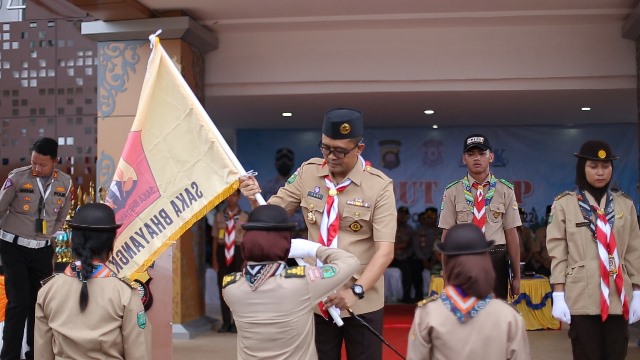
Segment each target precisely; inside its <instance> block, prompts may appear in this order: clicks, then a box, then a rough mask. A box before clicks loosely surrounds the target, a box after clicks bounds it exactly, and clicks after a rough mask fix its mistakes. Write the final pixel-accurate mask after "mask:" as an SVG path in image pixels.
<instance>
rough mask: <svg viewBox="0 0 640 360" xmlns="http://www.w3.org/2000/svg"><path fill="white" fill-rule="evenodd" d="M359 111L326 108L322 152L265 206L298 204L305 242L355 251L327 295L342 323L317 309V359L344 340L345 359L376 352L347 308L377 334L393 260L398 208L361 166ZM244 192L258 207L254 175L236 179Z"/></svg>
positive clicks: (330, 355) (380, 178)
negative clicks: (350, 267) (353, 261)
mask: <svg viewBox="0 0 640 360" xmlns="http://www.w3.org/2000/svg"><path fill="white" fill-rule="evenodd" d="M362 136H363V117H362V113H361V112H360V111H357V110H353V109H333V110H329V111H328V112H327V113H326V114H325V118H324V124H323V127H322V138H321V141H320V151H321V153H322V155H323V158H313V159H310V160H308V161H306V162H304V163H303V164H302V165H301V166H300V168H299V169H298V170H297V171H296V172H295V173H294V174H293V175H292V176H291V177H290V178H289V180H288V181H287V183H286V185H285V186H284V187H282V188H281V189H280V190H279V191H278V193H277V194H276V195H274V196H272V197H271V198H270V199H269V200H268V202H269V204H276V205H280V206H282V207H284V208H285V209H286V210H287V212H288V213H289V214H292V213H293V212H294V211H295V209H296V208H297V207H298V206H301V207H302V212H303V215H304V216H305V221H306V223H307V228H308V232H309V234H308V235H309V240H313V241H317V242H320V243H321V244H323V245H326V246H328V247H333V248H336V247H337V248H339V249H343V250H346V251H347V252H349V253H351V254H353V255H355V256H356V257H358V260H360V263H361V269H360V271H358V272H357V273H356V274H355V275H354V276H353V278H352V279H350V280H349V281H348V282H347V284H346V285H345V286H343V287H342V288H341V289H339V290H338V291H337V292H336V293H335V294H331V295H329V297H328V299H327V304H328V305H329V306H331V305H335V306H336V307H338V308H340V309H341V310H343V311H342V314H341V316H345V317H346V318H345V319H344V323H345V324H344V327H343V328H338V327H337V326H336V325H335V324H333V323H332V322H330V321H327V320H325V319H324V318H323V317H322V316H320V315H318V314H316V347H317V350H318V355H319V358H320V359H338V358H340V351H341V347H342V342H343V340H344V343H345V346H346V350H347V356H348V358H349V359H350V360H353V359H366V360H371V359H373V360H375V359H381V358H382V344H381V342H380V340H379V339H378V338H377V337H376V336H375V335H373V334H371V333H370V332H369V330H368V329H367V328H366V327H364V326H363V325H362V324H361V323H360V322H359V321H358V320H356V319H354V318H351V317H348V314H347V312H346V311H345V310H346V309H347V308H350V309H352V310H353V312H354V313H355V314H357V315H360V317H361V318H363V319H364V320H365V321H366V322H367V323H368V324H369V325H371V326H372V327H373V328H374V329H375V330H376V331H378V332H379V333H380V332H381V331H382V317H383V306H384V293H383V292H384V279H383V277H382V275H383V273H384V270H385V269H386V268H387V266H388V265H389V263H390V262H391V260H392V259H393V243H394V240H395V234H396V220H397V215H396V207H395V196H394V193H393V184H392V181H391V179H389V178H388V177H387V176H385V175H384V174H383V173H382V172H380V171H378V170H376V169H374V168H371V167H370V166H368V165H366V164H365V162H364V159H363V158H362V157H361V156H360V154H361V153H362V151H363V150H364V146H365V145H364V143H362ZM240 182H241V184H240V188H241V190H242V193H243V194H244V195H245V196H246V197H247V198H249V199H250V200H252V205H254V206H257V203H256V202H255V196H254V195H255V194H256V193H257V192H259V191H260V188H259V185H258V183H257V182H256V181H255V179H254V178H253V177H243V178H241V180H240Z"/></svg>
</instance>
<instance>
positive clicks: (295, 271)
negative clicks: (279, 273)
mask: <svg viewBox="0 0 640 360" xmlns="http://www.w3.org/2000/svg"><path fill="white" fill-rule="evenodd" d="M305 276H307V275H306V274H305V272H304V266H294V267H290V268H286V269H285V270H284V277H285V278H301V277H305Z"/></svg>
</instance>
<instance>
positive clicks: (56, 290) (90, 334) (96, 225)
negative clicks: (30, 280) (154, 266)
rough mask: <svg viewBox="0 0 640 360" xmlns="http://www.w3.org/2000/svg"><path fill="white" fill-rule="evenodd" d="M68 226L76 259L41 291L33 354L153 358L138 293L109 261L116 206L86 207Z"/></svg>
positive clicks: (45, 358) (43, 359) (49, 359)
mask: <svg viewBox="0 0 640 360" xmlns="http://www.w3.org/2000/svg"><path fill="white" fill-rule="evenodd" d="M69 225H70V226H71V228H72V229H73V232H72V238H71V242H72V244H71V250H72V252H73V254H74V256H75V257H76V258H77V259H78V261H76V262H73V263H71V264H70V265H69V267H67V269H66V270H65V272H64V274H58V275H54V276H53V277H52V278H50V279H48V280H47V281H46V282H45V284H44V285H43V287H42V289H41V290H40V292H39V293H38V302H37V305H36V326H35V328H36V337H35V339H36V341H35V358H36V359H38V360H53V359H86V360H90V359H96V360H98V359H100V360H120V359H135V360H145V359H151V326H150V324H149V323H148V322H147V317H146V315H145V312H144V308H143V306H142V301H141V299H140V294H139V293H138V290H137V289H136V288H135V286H131V285H129V284H128V283H125V282H124V281H122V280H121V279H119V278H117V277H116V276H115V274H114V273H113V272H112V271H111V270H110V269H109V268H108V267H107V266H106V265H105V263H106V261H107V259H108V258H109V255H110V254H111V251H112V249H113V242H114V240H115V237H116V229H118V228H119V227H120V226H121V224H116V222H115V215H114V213H113V210H112V209H111V208H110V207H109V206H107V205H105V204H87V205H83V206H81V207H80V208H79V209H78V211H77V212H76V215H75V217H74V219H73V222H72V223H71V224H69Z"/></svg>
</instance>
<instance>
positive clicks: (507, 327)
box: [407, 224, 530, 360]
mask: <svg viewBox="0 0 640 360" xmlns="http://www.w3.org/2000/svg"><path fill="white" fill-rule="evenodd" d="M492 244H493V241H486V239H485V237H484V235H483V234H482V232H481V231H480V230H479V229H478V228H477V227H476V226H473V225H471V224H461V225H455V226H453V227H452V228H451V229H450V231H449V234H448V235H447V240H446V241H445V242H443V243H438V244H437V245H436V246H437V247H438V249H439V250H440V251H441V252H442V253H443V254H444V257H445V259H446V263H447V270H446V272H445V279H446V280H447V286H446V287H445V288H444V289H443V291H442V292H441V293H440V295H439V296H438V295H434V296H432V297H430V298H428V299H425V300H423V301H421V302H420V303H418V309H417V310H416V313H415V317H414V319H413V325H412V326H411V330H410V331H409V339H408V347H407V359H411V360H425V359H426V360H429V359H491V360H499V359H505V360H506V359H511V360H515V359H520V360H523V359H529V358H530V355H529V341H528V339H527V334H526V331H525V326H524V320H523V319H522V316H520V314H518V312H517V310H516V309H515V308H514V307H513V306H511V305H509V304H507V303H506V302H504V301H503V300H500V299H495V298H494V297H493V295H491V292H492V290H493V282H494V280H495V275H494V273H493V271H491V268H492V265H491V258H490V257H489V255H487V251H488V250H489V249H490V248H491V245H492Z"/></svg>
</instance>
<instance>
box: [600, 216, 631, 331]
mask: <svg viewBox="0 0 640 360" xmlns="http://www.w3.org/2000/svg"><path fill="white" fill-rule="evenodd" d="M591 206H593V209H594V210H595V211H596V216H597V219H596V240H597V243H598V255H599V257H600V316H601V317H602V321H605V320H606V319H607V316H609V278H610V276H613V277H614V281H615V284H616V288H617V289H618V295H620V302H621V303H622V315H624V318H625V319H629V302H628V300H627V297H626V296H625V292H624V278H623V274H622V265H621V264H620V258H619V256H618V245H617V244H616V238H615V236H614V235H613V231H612V230H613V229H612V228H611V225H610V224H609V222H608V221H607V217H606V215H605V213H604V211H603V210H600V208H598V207H597V206H596V205H591Z"/></svg>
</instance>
